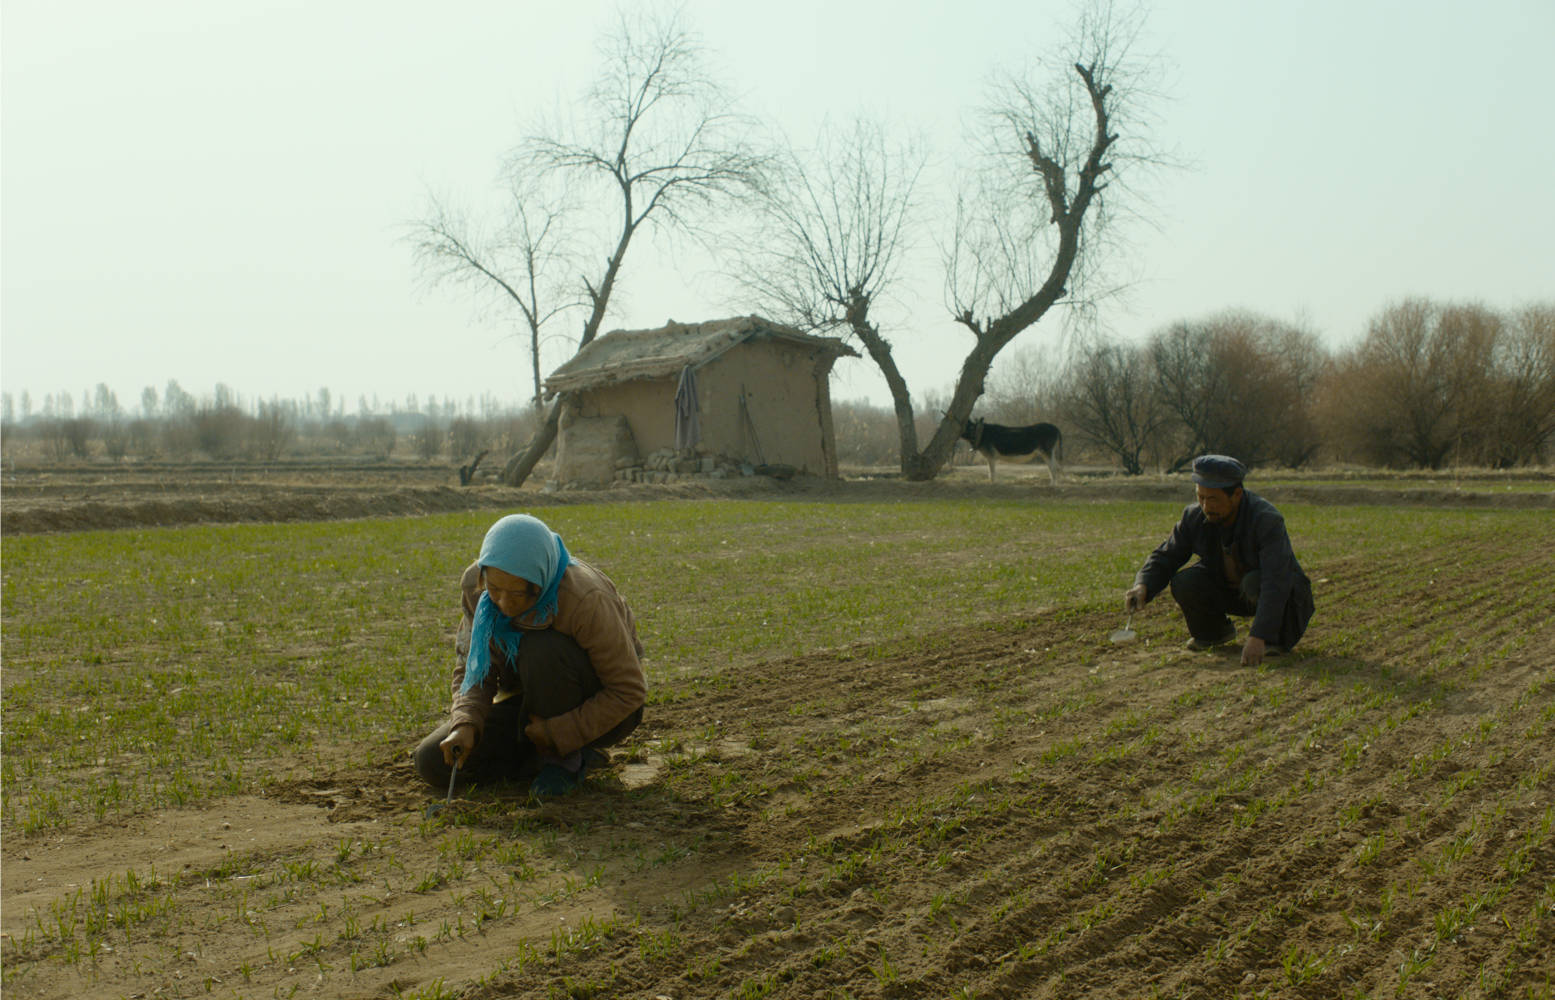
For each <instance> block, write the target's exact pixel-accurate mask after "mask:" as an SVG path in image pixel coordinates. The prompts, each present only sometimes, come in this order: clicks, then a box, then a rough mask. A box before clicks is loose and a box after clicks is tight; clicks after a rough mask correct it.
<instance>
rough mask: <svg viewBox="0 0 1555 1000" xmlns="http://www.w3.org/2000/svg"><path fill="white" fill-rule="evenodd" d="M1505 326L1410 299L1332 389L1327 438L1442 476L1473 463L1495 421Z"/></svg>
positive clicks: (1393, 310) (1352, 358) (1470, 309)
mask: <svg viewBox="0 0 1555 1000" xmlns="http://www.w3.org/2000/svg"><path fill="white" fill-rule="evenodd" d="M1500 328H1501V321H1500V319H1499V317H1497V316H1495V315H1494V314H1492V313H1489V312H1488V311H1487V310H1485V309H1483V308H1482V307H1479V306H1442V305H1439V304H1436V303H1433V302H1431V301H1429V300H1426V299H1407V300H1405V301H1403V302H1399V303H1396V304H1394V305H1391V306H1388V307H1387V308H1386V309H1384V310H1383V311H1382V312H1381V313H1379V314H1378V315H1377V316H1376V317H1374V318H1373V319H1372V320H1371V322H1370V324H1369V325H1368V328H1367V331H1366V337H1365V339H1364V340H1363V341H1362V342H1361V343H1360V344H1359V345H1358V346H1357V347H1356V348H1355V349H1354V350H1352V351H1350V352H1348V353H1346V354H1345V355H1344V356H1342V357H1341V358H1339V359H1338V360H1337V361H1336V363H1335V368H1334V373H1333V375H1332V377H1331V378H1329V379H1327V380H1325V385H1324V387H1323V400H1322V411H1323V418H1324V422H1325V424H1326V428H1327V436H1328V437H1329V438H1331V439H1332V440H1333V441H1334V442H1335V443H1336V444H1337V445H1338V446H1339V448H1340V449H1341V450H1342V451H1344V452H1346V453H1349V454H1353V455H1355V456H1356V457H1358V458H1360V459H1362V460H1364V461H1368V462H1373V463H1378V464H1382V465H1411V466H1417V467H1422V468H1428V469H1437V468H1441V467H1442V466H1443V465H1444V464H1446V462H1447V460H1448V458H1449V457H1450V456H1451V455H1453V453H1454V451H1455V450H1457V451H1458V452H1459V454H1460V455H1461V454H1467V453H1469V452H1470V451H1471V450H1472V449H1473V448H1474V447H1475V446H1476V441H1477V439H1478V437H1479V435H1480V434H1481V431H1482V430H1483V429H1484V428H1485V426H1486V425H1487V423H1488V422H1489V421H1490V418H1489V417H1488V416H1487V415H1486V410H1485V406H1486V400H1487V398H1488V397H1490V396H1491V395H1492V392H1493V380H1492V378H1491V374H1490V373H1491V371H1492V369H1493V360H1492V359H1493V357H1494V353H1495V347H1496V342H1497V340H1498V339H1499V333H1500Z"/></svg>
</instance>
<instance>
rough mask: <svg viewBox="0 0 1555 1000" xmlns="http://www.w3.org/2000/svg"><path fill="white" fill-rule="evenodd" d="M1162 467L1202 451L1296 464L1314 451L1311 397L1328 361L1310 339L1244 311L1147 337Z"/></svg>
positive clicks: (1250, 461)
mask: <svg viewBox="0 0 1555 1000" xmlns="http://www.w3.org/2000/svg"><path fill="white" fill-rule="evenodd" d="M1148 352H1149V356H1150V362H1151V367H1152V369H1153V373H1154V378H1155V387H1156V392H1157V394H1158V397H1159V400H1160V403H1161V405H1162V406H1163V407H1165V408H1166V410H1167V411H1168V412H1170V413H1171V414H1172V415H1173V416H1174V417H1175V418H1176V419H1175V421H1174V428H1172V429H1168V430H1167V431H1166V435H1167V439H1166V442H1165V443H1166V448H1167V451H1168V453H1169V454H1173V457H1172V459H1171V460H1170V463H1169V464H1170V466H1171V467H1172V468H1173V469H1180V468H1183V467H1185V466H1186V465H1187V463H1188V462H1190V461H1192V459H1193V457H1194V456H1195V455H1199V454H1202V453H1204V452H1220V453H1223V454H1227V455H1234V456H1236V457H1237V458H1239V459H1241V460H1242V461H1243V462H1245V463H1246V464H1248V465H1249V466H1256V465H1263V464H1267V463H1269V462H1276V461H1277V462H1280V463H1282V464H1284V465H1289V466H1293V467H1294V466H1299V465H1302V464H1304V463H1306V462H1307V461H1309V460H1310V459H1311V458H1312V456H1313V454H1314V453H1315V452H1316V450H1317V446H1318V441H1319V438H1318V433H1317V427H1316V424H1315V422H1314V420H1313V417H1312V413H1311V394H1312V390H1313V388H1314V386H1315V384H1316V381H1317V379H1318V377H1319V375H1320V374H1321V373H1322V372H1323V371H1324V369H1325V367H1326V365H1327V363H1328V361H1327V356H1326V354H1325V352H1324V351H1323V349H1322V347H1321V345H1320V344H1319V343H1318V340H1317V338H1316V336H1315V335H1313V334H1312V333H1310V332H1308V331H1304V330H1302V329H1300V328H1297V327H1293V326H1289V325H1287V324H1283V323H1280V322H1278V321H1276V320H1271V319H1267V318H1265V317H1261V316H1258V315H1255V314H1253V313H1246V312H1231V313H1225V314H1222V315H1220V316H1216V317H1213V318H1211V319H1208V320H1201V321H1195V322H1185V323H1177V324H1174V325H1173V326H1171V327H1169V328H1168V329H1166V330H1163V331H1161V332H1159V333H1157V334H1155V335H1154V336H1153V337H1151V339H1150V343H1149V347H1148Z"/></svg>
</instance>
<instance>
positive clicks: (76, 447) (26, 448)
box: [0, 399, 537, 462]
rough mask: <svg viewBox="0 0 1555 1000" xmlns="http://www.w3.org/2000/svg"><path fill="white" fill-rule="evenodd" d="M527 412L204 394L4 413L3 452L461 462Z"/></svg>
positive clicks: (529, 414)
mask: <svg viewBox="0 0 1555 1000" xmlns="http://www.w3.org/2000/svg"><path fill="white" fill-rule="evenodd" d="M536 422H537V417H536V415H535V414H534V412H533V411H532V410H528V409H525V410H522V411H516V412H515V411H499V410H488V411H485V412H484V415H481V416H453V417H452V419H447V420H445V419H441V418H440V417H438V416H433V415H429V414H426V413H412V412H409V411H405V410H400V411H396V412H393V413H388V414H382V413H353V414H345V413H338V412H337V413H329V414H320V413H317V412H313V413H310V412H309V408H308V407H307V406H306V405H305V404H304V403H303V402H299V401H297V400H270V401H267V402H260V403H258V404H256V405H254V406H252V407H248V408H240V407H238V406H237V405H235V404H232V403H217V402H215V401H214V400H211V399H207V400H204V401H202V402H200V403H197V404H195V405H194V406H193V407H191V408H190V409H188V410H180V411H178V412H173V413H165V414H163V413H154V414H153V415H151V416H127V415H124V414H113V413H109V414H106V415H105V414H103V413H102V412H100V411H96V410H93V411H89V414H88V415H85V416H74V415H71V416H65V417H58V416H32V417H29V418H28V419H26V420H19V419H14V418H11V419H6V420H5V421H4V422H3V423H0V428H3V431H4V435H3V441H4V449H5V457H6V458H7V459H10V460H13V461H14V460H16V459H18V458H30V459H42V460H48V461H61V460H66V459H91V458H97V457H103V458H109V459H114V460H121V459H172V460H188V459H195V458H205V459H215V460H219V461H231V460H237V459H246V460H252V461H260V462H274V461H278V460H280V459H283V458H294V457H315V458H333V457H342V456H353V457H362V458H372V459H380V460H382V459H388V458H391V457H396V456H397V457H406V456H409V457H414V458H418V459H421V460H424V461H433V460H436V459H439V458H444V457H446V458H448V459H452V460H455V461H458V462H466V461H468V460H469V459H470V458H472V457H473V456H474V455H476V454H477V453H479V452H480V451H482V450H488V449H494V450H499V451H511V450H513V449H515V448H518V447H522V445H523V444H524V442H526V441H528V440H529V438H530V437H532V436H533V433H534V428H535V424H536Z"/></svg>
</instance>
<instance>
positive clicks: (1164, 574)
mask: <svg viewBox="0 0 1555 1000" xmlns="http://www.w3.org/2000/svg"><path fill="white" fill-rule="evenodd" d="M1228 546H1229V547H1230V548H1231V551H1232V552H1233V553H1234V554H1235V556H1236V560H1237V562H1238V563H1239V564H1241V566H1242V570H1243V572H1250V571H1252V570H1257V571H1258V610H1257V611H1256V612H1255V613H1254V615H1253V624H1252V628H1251V629H1250V630H1249V631H1250V632H1251V633H1252V634H1253V635H1255V636H1257V637H1258V638H1260V639H1262V640H1264V641H1265V642H1278V643H1281V644H1283V645H1286V646H1290V645H1294V644H1295V642H1296V640H1297V639H1299V638H1301V634H1302V633H1303V632H1305V631H1306V628H1307V622H1308V621H1309V620H1311V618H1312V582H1311V581H1310V580H1308V579H1307V575H1306V574H1305V573H1303V572H1302V571H1301V564H1300V563H1299V562H1297V561H1296V554H1295V552H1293V551H1292V550H1291V547H1290V535H1288V534H1286V532H1285V518H1284V516H1283V515H1282V514H1281V513H1280V512H1279V511H1278V510H1277V509H1275V506H1274V505H1273V504H1271V503H1270V502H1269V501H1267V500H1265V499H1264V498H1263V497H1261V496H1259V495H1258V494H1256V493H1249V492H1247V491H1246V490H1243V491H1242V505H1241V506H1240V507H1239V508H1238V509H1237V515H1236V521H1235V522H1234V523H1232V524H1231V525H1230V526H1229V528H1228V527H1224V526H1221V525H1218V524H1213V523H1211V522H1210V521H1208V520H1206V519H1205V517H1204V511H1203V509H1201V508H1200V507H1199V505H1198V504H1196V503H1194V504H1189V505H1188V506H1187V507H1185V508H1183V512H1182V519H1181V520H1180V521H1178V522H1177V526H1176V527H1175V528H1173V529H1172V533H1171V534H1170V535H1168V536H1167V538H1166V541H1164V542H1162V543H1161V545H1160V547H1158V548H1157V549H1156V550H1155V551H1154V552H1152V553H1150V558H1148V559H1146V560H1145V565H1144V566H1143V567H1141V568H1140V570H1139V575H1138V577H1136V578H1135V581H1134V582H1136V583H1142V584H1144V585H1145V591H1146V593H1147V594H1148V597H1147V599H1153V598H1154V597H1155V595H1157V594H1159V593H1160V592H1161V591H1162V590H1164V589H1165V588H1166V586H1167V585H1168V584H1169V583H1171V580H1172V575H1173V574H1174V573H1176V572H1177V571H1178V570H1179V569H1182V567H1183V566H1184V565H1185V564H1186V563H1187V562H1188V560H1189V559H1190V558H1192V557H1193V556H1198V557H1199V561H1200V562H1202V563H1203V564H1204V566H1205V568H1206V569H1208V570H1209V571H1210V573H1211V574H1212V576H1213V577H1214V578H1215V579H1216V580H1218V581H1219V582H1220V583H1221V585H1222V586H1224V587H1225V588H1226V589H1227V590H1229V591H1235V590H1236V589H1237V588H1236V585H1235V584H1233V583H1231V582H1230V581H1229V580H1228V579H1227V578H1226V571H1225V559H1224V552H1225V548H1226V547H1228Z"/></svg>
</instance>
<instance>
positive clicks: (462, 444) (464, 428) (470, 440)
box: [448, 417, 481, 458]
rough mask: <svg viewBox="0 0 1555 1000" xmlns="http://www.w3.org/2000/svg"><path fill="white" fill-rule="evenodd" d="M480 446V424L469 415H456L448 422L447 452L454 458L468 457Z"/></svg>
mask: <svg viewBox="0 0 1555 1000" xmlns="http://www.w3.org/2000/svg"><path fill="white" fill-rule="evenodd" d="M480 446H481V429H480V425H479V424H477V423H476V422H475V421H473V420H471V419H470V418H469V417H458V418H457V419H455V420H453V421H450V422H449V424H448V453H449V454H450V455H451V456H453V457H454V458H469V457H470V456H472V455H474V454H475V453H476V451H478V450H479V449H480Z"/></svg>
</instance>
